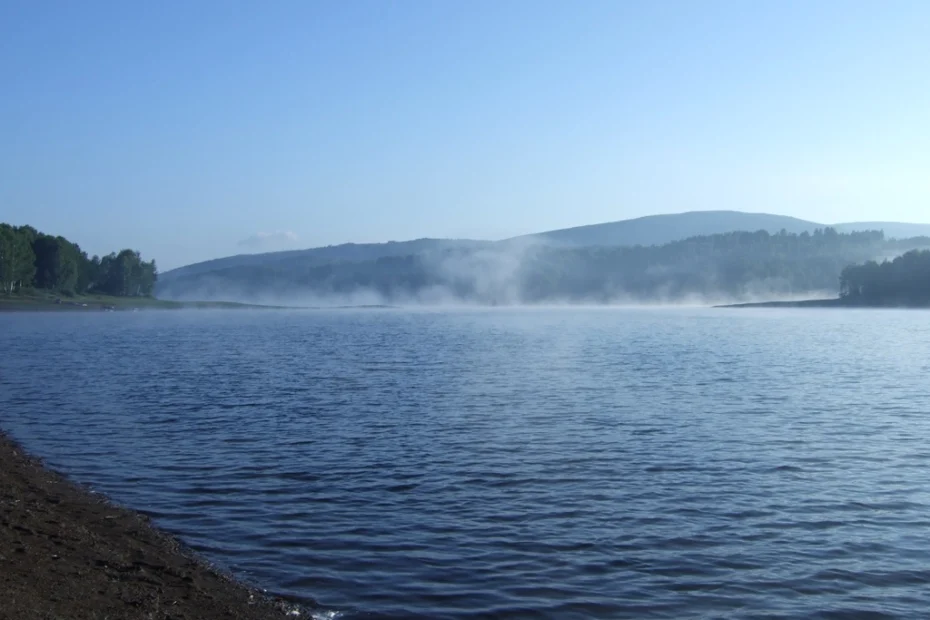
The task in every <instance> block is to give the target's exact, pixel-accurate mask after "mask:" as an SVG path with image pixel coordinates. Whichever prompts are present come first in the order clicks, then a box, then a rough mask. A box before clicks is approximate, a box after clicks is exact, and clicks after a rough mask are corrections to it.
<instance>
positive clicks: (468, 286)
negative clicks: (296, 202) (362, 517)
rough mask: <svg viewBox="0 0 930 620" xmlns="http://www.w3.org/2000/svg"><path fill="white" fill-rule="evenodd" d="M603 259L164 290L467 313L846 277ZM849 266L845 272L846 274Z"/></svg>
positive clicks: (335, 267)
mask: <svg viewBox="0 0 930 620" xmlns="http://www.w3.org/2000/svg"><path fill="white" fill-rule="evenodd" d="M599 251H602V252H603V253H605V254H606V255H608V256H609V253H610V252H616V251H618V248H603V249H600V250H599V249H597V248H594V249H585V250H577V249H576V250H574V251H573V250H571V249H566V248H562V249H560V248H558V247H555V246H552V245H548V244H544V243H541V242H538V241H533V240H530V239H527V240H514V241H509V242H506V243H501V244H495V245H487V246H482V247H478V248H465V249H456V250H445V251H426V252H423V253H421V254H417V255H410V256H390V257H382V258H380V259H378V260H377V261H375V262H374V263H352V262H337V263H320V264H314V265H313V266H305V267H301V268H299V269H298V268H293V269H292V268H291V267H288V268H287V269H285V268H284V267H281V268H280V269H281V270H282V271H283V272H285V273H286V275H281V274H279V273H278V271H276V269H277V268H276V267H274V266H272V267H267V271H261V272H260V273H261V274H262V275H261V277H257V276H256V277H254V278H253V277H252V276H251V275H249V274H250V273H251V269H254V268H253V267H250V268H242V269H237V268H226V269H224V270H221V271H218V272H208V273H200V272H197V273H196V274H194V275H190V276H185V275H181V276H173V275H171V274H169V275H168V276H167V277H166V282H164V283H162V284H161V285H160V286H159V289H158V296H159V297H161V298H164V299H173V300H178V301H232V302H240V303H252V304H263V305H283V306H292V307H345V306H378V305H391V306H407V307H411V306H428V307H437V306H442V307H461V306H521V305H523V306H536V305H539V306H560V305H580V306H590V305H614V306H629V305H650V306H654V305H702V306H709V305H717V304H727V303H739V302H755V301H771V300H774V299H781V300H798V299H814V298H830V297H835V296H836V295H837V288H836V286H835V284H836V282H834V280H837V278H836V277H834V276H833V272H832V271H831V272H830V274H831V275H830V276H829V277H828V278H825V279H824V278H822V279H821V280H820V281H818V282H817V283H815V284H814V285H810V284H804V285H800V284H799V283H798V282H796V281H794V280H793V279H792V278H791V277H789V276H786V275H777V274H776V275H768V276H760V277H751V278H748V279H744V280H742V281H739V282H733V281H729V280H728V278H730V280H732V279H733V278H732V276H728V275H727V274H726V273H724V272H723V271H724V269H722V268H721V267H720V266H718V265H710V266H708V265H696V264H691V263H687V264H672V265H652V266H648V267H645V268H644V269H643V270H642V273H641V274H640V275H638V276H636V277H623V276H621V275H619V271H620V270H621V269H622V268H623V265H624V264H625V262H624V260H623V259H622V258H621V259H616V258H612V259H610V260H608V259H606V258H605V259H601V262H600V263H597V262H595V263H594V264H592V259H591V258H590V257H589V256H588V255H587V254H585V252H591V253H594V254H595V255H596V253H597V252H599ZM867 256H871V254H868V255H867ZM626 262H629V260H627V261H626ZM737 262H739V261H737ZM841 264H842V263H838V266H837V268H836V273H837V276H838V273H839V271H838V270H839V265H841ZM292 270H293V271H296V272H297V273H301V270H304V271H306V275H294V273H292ZM311 273H312V274H314V275H313V276H311V275H309V274H311ZM334 274H339V275H338V276H337V275H334Z"/></svg>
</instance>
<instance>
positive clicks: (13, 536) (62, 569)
mask: <svg viewBox="0 0 930 620" xmlns="http://www.w3.org/2000/svg"><path fill="white" fill-rule="evenodd" d="M300 617H304V616H302V615H301V614H300V613H298V612H297V611H296V610H294V609H293V606H289V605H287V604H286V603H284V602H281V601H271V600H269V599H267V598H265V597H264V596H263V595H262V594H261V593H260V592H258V591H256V590H253V589H250V588H248V587H246V586H244V585H242V584H239V583H237V582H235V581H234V580H232V579H231V578H230V577H228V576H226V575H224V574H222V573H221V572H219V571H217V570H215V569H213V568H212V567H210V566H209V565H207V564H206V563H205V562H204V561H203V560H201V559H199V558H197V557H196V556H194V555H193V554H192V553H191V552H190V551H188V550H187V549H186V548H184V547H183V545H181V544H180V543H179V542H178V541H177V540H175V539H174V538H172V537H171V536H168V535H167V534H165V533H163V532H161V531H159V530H158V529H156V528H155V527H153V526H152V525H151V524H150V522H149V521H148V519H147V518H145V517H144V516H142V515H140V514H138V513H135V512H132V511H130V510H126V509H124V508H120V507H118V506H115V505H113V504H111V503H109V502H108V501H106V499H104V498H103V497H101V496H99V495H97V494H94V493H92V492H90V491H89V490H87V489H85V488H83V487H80V486H78V485H76V484H74V483H72V482H70V481H68V480H67V479H65V478H64V477H62V476H60V475H59V474H57V473H55V472H53V471H50V470H49V469H47V468H45V467H44V466H43V465H42V463H41V462H40V461H39V460H37V459H35V458H32V457H30V456H28V455H26V454H25V453H24V452H23V450H22V449H21V448H20V447H19V446H18V445H17V444H16V443H15V442H13V441H12V440H10V439H9V438H7V437H6V436H4V435H3V434H2V433H0V620H53V619H54V620H57V619H59V618H62V619H63V618H68V619H69V620H84V619H86V620H102V619H104V618H114V619H115V618H121V619H122V618H126V619H130V618H131V619H135V618H138V619H140V620H148V619H152V620H155V619H157V620H168V619H170V620H195V619H197V620H213V619H219V618H224V619H235V620H271V619H278V620H280V619H282V618H300Z"/></svg>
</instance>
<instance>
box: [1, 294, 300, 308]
mask: <svg viewBox="0 0 930 620" xmlns="http://www.w3.org/2000/svg"><path fill="white" fill-rule="evenodd" d="M283 308H284V307H283V306H260V305H255V304H240V303H234V302H227V301H167V300H163V299H155V298H153V297H113V296H108V295H76V296H73V297H57V296H55V295H50V294H43V293H35V294H31V295H13V296H4V295H0V311H4V310H5V311H13V312H61V311H69V312H101V311H138V310H188V309H200V310H211V309H213V310H278V309H283Z"/></svg>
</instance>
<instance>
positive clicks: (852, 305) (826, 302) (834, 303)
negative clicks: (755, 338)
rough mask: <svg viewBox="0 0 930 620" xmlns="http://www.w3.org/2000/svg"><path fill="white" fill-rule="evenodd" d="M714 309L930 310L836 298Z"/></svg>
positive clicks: (727, 306)
mask: <svg viewBox="0 0 930 620" xmlns="http://www.w3.org/2000/svg"><path fill="white" fill-rule="evenodd" d="M714 308H845V309H850V310H853V309H866V310H869V309H871V310H894V309H902V310H905V309H909V310H919V309H926V308H928V306H927V305H923V304H913V303H899V302H896V301H888V302H885V303H871V302H869V303H866V302H861V301H857V300H852V299H844V298H842V297H836V298H833V299H805V300H801V301H760V302H753V303H742V304H724V305H720V306H714Z"/></svg>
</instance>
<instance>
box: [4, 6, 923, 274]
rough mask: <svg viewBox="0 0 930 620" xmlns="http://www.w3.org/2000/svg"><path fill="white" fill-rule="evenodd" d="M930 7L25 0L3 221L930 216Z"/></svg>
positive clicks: (369, 229) (260, 241) (378, 225)
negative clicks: (708, 213)
mask: <svg viewBox="0 0 930 620" xmlns="http://www.w3.org/2000/svg"><path fill="white" fill-rule="evenodd" d="M928 33H930V2H927V1H926V0H915V1H912V2H900V1H898V2H896V1H879V0H873V1H869V2H858V1H855V0H837V1H831V0H801V1H789V0H777V1H775V0H773V1H768V2H766V1H761V0H759V1H747V0H738V1H733V2H715V1H712V0H701V1H697V0H689V1H686V2H671V1H652V0H650V1H642V2H633V1H626V0H611V1H607V2H597V1H594V0H582V1H579V2H571V1H568V0H564V1H562V2H545V1H542V0H527V1H519V0H494V1H479V0H460V1H458V2H453V1H451V0H450V1H446V0H429V1H427V0H402V1H398V2H388V1H381V0H378V1H362V0H352V1H348V2H347V1H344V0H337V1H333V2H310V1H307V0H298V1H293V2H289V1H285V0H273V1H271V2H258V1H256V2H239V1H234V0H221V1H215V2H209V1H206V0H193V1H191V0H185V1H181V2H173V1H158V2H124V1H121V0H120V1H113V2H95V1H93V0H82V1H80V2H74V1H70V0H69V1H66V2H51V1H36V0H25V1H22V2H19V1H11V0H5V1H3V2H0V221H8V222H12V223H14V224H26V223H29V224H32V225H33V226H36V227H37V228H39V229H40V230H43V231H46V232H50V233H57V234H62V235H64V236H66V237H68V238H70V239H72V240H74V241H76V242H78V243H80V244H81V246H82V247H83V248H84V249H86V250H88V251H90V252H91V253H107V252H109V251H111V250H117V249H120V248H122V247H126V246H129V247H134V248H136V249H139V250H141V251H142V253H143V256H144V257H146V258H149V257H154V258H155V259H156V260H157V261H158V262H159V265H160V266H161V267H162V268H171V267H176V266H180V265H182V264H185V263H188V262H193V261H196V260H202V259H206V258H211V257H216V256H223V255H229V254H235V253H240V252H245V251H257V250H260V249H280V248H291V247H310V246H316V245H325V244H330V243H341V242H346V241H386V240H390V239H396V240H400V239H411V238H417V237H424V236H431V237H479V238H499V237H506V236H511V235H516V234H521V233H526V232H535V231H540V230H547V229H553V228H561V227H566V226H572V225H579V224H590V223H597V222H602V221H611V220H618V219H626V218H630V217H638V216H641V215H648V214H652V213H668V212H679V211H688V210H698V209H739V210H747V211H766V212H772V213H781V214H787V215H794V216H797V217H802V218H806V219H812V220H815V221H819V222H826V223H833V222H840V221H853V220H903V221H914V222H930V35H928Z"/></svg>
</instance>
